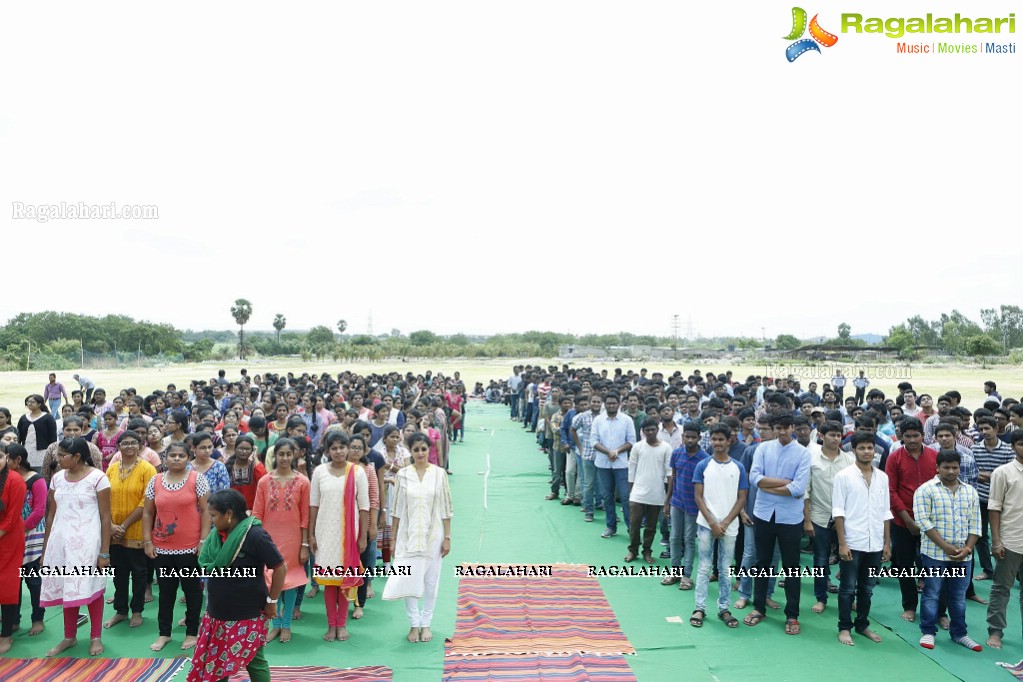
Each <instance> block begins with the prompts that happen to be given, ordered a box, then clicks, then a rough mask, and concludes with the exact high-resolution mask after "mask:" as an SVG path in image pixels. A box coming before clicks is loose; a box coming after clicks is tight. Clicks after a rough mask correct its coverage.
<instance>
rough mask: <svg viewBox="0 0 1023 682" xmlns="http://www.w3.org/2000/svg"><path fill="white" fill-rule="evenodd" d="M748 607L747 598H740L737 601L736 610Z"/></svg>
mask: <svg viewBox="0 0 1023 682" xmlns="http://www.w3.org/2000/svg"><path fill="white" fill-rule="evenodd" d="M747 606H749V599H746V598H745V597H739V598H738V599H736V600H735V608H737V609H744V608H746V607H747Z"/></svg>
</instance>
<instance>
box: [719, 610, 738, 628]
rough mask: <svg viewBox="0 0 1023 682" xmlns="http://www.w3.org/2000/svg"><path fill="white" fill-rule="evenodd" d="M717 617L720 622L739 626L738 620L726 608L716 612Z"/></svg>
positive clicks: (734, 626)
mask: <svg viewBox="0 0 1023 682" xmlns="http://www.w3.org/2000/svg"><path fill="white" fill-rule="evenodd" d="M718 618H720V619H721V622H722V623H724V624H725V625H727V626H728V627H730V628H737V627H739V620H738V619H737V618H736V617H735V616H733V615H732V612H731V611H728V610H725V611H722V612H721V613H719V614H718Z"/></svg>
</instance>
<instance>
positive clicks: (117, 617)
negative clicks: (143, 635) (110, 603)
mask: <svg viewBox="0 0 1023 682" xmlns="http://www.w3.org/2000/svg"><path fill="white" fill-rule="evenodd" d="M122 620H128V616H125V615H123V614H120V613H115V614H114V615H113V616H111V618H110V620H108V621H107V622H106V623H103V627H105V628H106V629H108V630H109V629H110V628H112V627H114V626H115V625H117V624H118V623H120V622H121V621H122Z"/></svg>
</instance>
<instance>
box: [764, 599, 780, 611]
mask: <svg viewBox="0 0 1023 682" xmlns="http://www.w3.org/2000/svg"><path fill="white" fill-rule="evenodd" d="M767 608H769V609H780V608H781V604H779V603H778V602H776V601H775V600H773V599H771V598H770V597H768V598H767Z"/></svg>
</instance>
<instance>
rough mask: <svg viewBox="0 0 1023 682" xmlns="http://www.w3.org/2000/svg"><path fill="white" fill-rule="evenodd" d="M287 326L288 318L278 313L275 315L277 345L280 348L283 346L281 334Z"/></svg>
mask: <svg viewBox="0 0 1023 682" xmlns="http://www.w3.org/2000/svg"><path fill="white" fill-rule="evenodd" d="M287 326H288V320H287V318H285V317H284V315H281V314H280V313H277V314H276V315H274V329H276V330H277V345H278V346H279V345H281V332H282V331H283V330H284V328H285V327H287Z"/></svg>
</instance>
